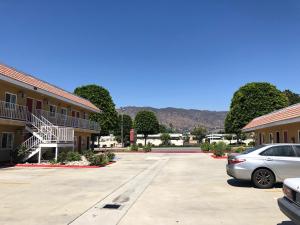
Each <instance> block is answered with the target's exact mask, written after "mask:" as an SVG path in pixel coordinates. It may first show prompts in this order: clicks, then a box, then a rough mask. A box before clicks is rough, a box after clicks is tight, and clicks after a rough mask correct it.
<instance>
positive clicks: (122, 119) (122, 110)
mask: <svg viewBox="0 0 300 225" xmlns="http://www.w3.org/2000/svg"><path fill="white" fill-rule="evenodd" d="M120 109H121V143H122V148H124V137H123V136H124V113H123V112H124V110H125V109H123V108H122V107H121V108H120Z"/></svg>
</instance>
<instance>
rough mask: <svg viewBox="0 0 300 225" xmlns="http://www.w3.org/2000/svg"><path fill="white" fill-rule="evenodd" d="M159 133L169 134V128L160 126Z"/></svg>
mask: <svg viewBox="0 0 300 225" xmlns="http://www.w3.org/2000/svg"><path fill="white" fill-rule="evenodd" d="M159 133H167V127H166V126H165V125H164V124H159Z"/></svg>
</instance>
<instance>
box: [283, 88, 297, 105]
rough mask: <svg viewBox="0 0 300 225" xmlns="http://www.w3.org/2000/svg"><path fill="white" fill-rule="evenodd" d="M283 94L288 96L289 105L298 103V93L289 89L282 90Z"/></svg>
mask: <svg viewBox="0 0 300 225" xmlns="http://www.w3.org/2000/svg"><path fill="white" fill-rule="evenodd" d="M283 94H285V96H286V97H287V98H288V101H289V105H294V104H297V103H300V95H299V94H296V93H294V92H292V91H290V90H284V91H283Z"/></svg>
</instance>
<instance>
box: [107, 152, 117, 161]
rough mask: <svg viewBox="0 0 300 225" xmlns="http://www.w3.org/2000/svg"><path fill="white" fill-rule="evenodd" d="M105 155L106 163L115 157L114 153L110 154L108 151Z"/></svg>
mask: <svg viewBox="0 0 300 225" xmlns="http://www.w3.org/2000/svg"><path fill="white" fill-rule="evenodd" d="M106 155H107V158H108V161H109V162H111V161H113V160H114V158H115V156H116V155H115V153H113V152H110V151H109V152H107V153H106Z"/></svg>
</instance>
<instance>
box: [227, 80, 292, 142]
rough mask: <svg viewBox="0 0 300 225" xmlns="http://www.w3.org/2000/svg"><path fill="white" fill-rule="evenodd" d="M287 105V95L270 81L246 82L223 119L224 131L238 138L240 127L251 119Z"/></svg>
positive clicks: (235, 95)
mask: <svg viewBox="0 0 300 225" xmlns="http://www.w3.org/2000/svg"><path fill="white" fill-rule="evenodd" d="M286 106H288V99H287V97H286V96H285V95H284V94H283V93H282V92H281V91H280V90H278V89H277V88H276V87H275V86H274V85H272V84H270V83H265V82H262V83H259V82H254V83H248V84H246V85H244V86H242V87H241V88H240V89H239V90H237V91H236V92H235V93H234V95H233V98H232V100H231V105H230V111H229V112H228V114H227V116H226V119H225V130H226V133H234V134H236V135H237V140H239V139H240V135H241V129H242V128H243V127H244V126H245V125H246V124H248V123H249V122H250V121H251V120H252V119H254V118H256V117H258V116H262V115H264V114H267V113H270V112H272V111H274V110H278V109H281V108H284V107H286Z"/></svg>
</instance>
